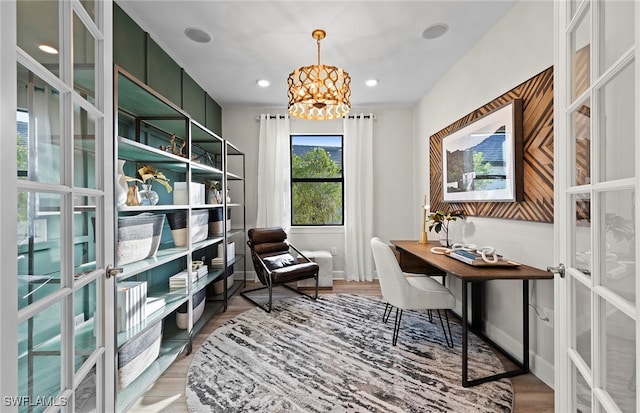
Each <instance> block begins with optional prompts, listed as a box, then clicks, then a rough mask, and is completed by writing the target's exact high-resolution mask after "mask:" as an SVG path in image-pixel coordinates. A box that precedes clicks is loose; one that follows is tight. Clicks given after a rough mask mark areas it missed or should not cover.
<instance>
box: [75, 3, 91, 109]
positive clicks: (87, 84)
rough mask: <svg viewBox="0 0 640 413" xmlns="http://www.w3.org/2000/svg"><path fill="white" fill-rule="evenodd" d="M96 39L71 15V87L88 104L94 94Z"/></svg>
mask: <svg viewBox="0 0 640 413" xmlns="http://www.w3.org/2000/svg"><path fill="white" fill-rule="evenodd" d="M95 54H96V39H95V38H94V37H93V35H92V34H91V32H90V31H89V30H88V29H87V28H86V27H85V25H84V24H83V23H82V21H81V20H80V19H79V18H78V16H77V15H76V14H75V13H74V14H73V87H74V89H75V90H76V92H78V93H79V94H80V96H82V97H83V98H85V99H87V100H88V101H89V102H91V103H94V102H95V94H96V76H95V75H96V56H95Z"/></svg>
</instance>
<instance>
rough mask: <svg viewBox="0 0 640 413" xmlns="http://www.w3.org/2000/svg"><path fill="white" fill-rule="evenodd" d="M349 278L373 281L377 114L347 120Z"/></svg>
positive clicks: (347, 248)
mask: <svg viewBox="0 0 640 413" xmlns="http://www.w3.org/2000/svg"><path fill="white" fill-rule="evenodd" d="M344 177H345V188H344V193H345V211H344V225H345V277H346V279H347V281H371V280H373V262H372V255H371V244H370V242H371V237H372V236H373V115H357V116H349V117H346V118H345V119H344Z"/></svg>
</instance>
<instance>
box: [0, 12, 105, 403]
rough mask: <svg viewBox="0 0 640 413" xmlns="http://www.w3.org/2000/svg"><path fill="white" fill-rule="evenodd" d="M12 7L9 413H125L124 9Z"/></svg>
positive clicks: (6, 266) (5, 111)
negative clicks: (120, 300)
mask: <svg viewBox="0 0 640 413" xmlns="http://www.w3.org/2000/svg"><path fill="white" fill-rule="evenodd" d="M0 7H2V11H0V18H1V19H2V36H3V38H4V39H3V41H2V54H1V56H2V57H1V59H2V60H1V67H2V75H3V77H2V80H1V82H2V88H1V90H2V92H3V93H2V106H1V107H0V108H1V110H2V112H1V113H0V115H1V116H2V142H3V151H2V153H1V155H0V156H1V157H2V163H3V167H2V175H1V176H0V183H1V184H2V186H1V187H2V191H1V192H0V193H2V194H3V199H2V203H3V204H4V205H6V204H11V208H4V207H3V209H2V212H3V213H2V215H1V216H0V220H1V221H2V222H1V227H0V228H2V237H3V248H2V253H1V254H2V262H3V264H2V279H1V281H0V283H1V284H0V285H1V287H2V288H1V294H2V301H1V302H0V305H1V309H0V311H1V312H2V314H3V320H2V323H3V334H2V350H3V351H2V352H1V353H0V366H1V367H2V376H3V377H6V376H9V377H11V380H5V379H3V380H2V382H1V390H2V396H3V399H2V400H1V403H2V407H0V410H2V411H3V412H5V411H8V412H41V411H64V412H74V411H75V412H83V411H113V400H114V399H115V398H114V390H113V388H114V384H113V383H114V380H113V377H114V371H113V370H114V363H113V339H112V338H110V339H108V340H107V336H106V335H105V331H108V330H106V329H108V328H109V325H112V323H113V318H112V315H111V312H109V311H105V309H109V308H113V301H112V300H113V297H112V296H113V293H112V292H113V285H112V282H113V281H111V280H107V278H106V277H105V269H106V268H107V265H108V264H109V263H110V260H112V259H113V228H114V215H113V195H112V194H113V172H112V171H113V144H112V133H111V131H112V130H113V125H112V123H113V120H112V119H113V115H112V112H113V106H112V99H113V98H112V96H113V91H112V86H111V84H112V40H111V39H112V3H111V2H109V1H101V0H59V1H55V0H49V1H32V0H20V1H2V5H0ZM10 65H13V68H11V69H10V68H9V67H10ZM9 73H11V76H10V77H8V78H7V76H5V75H6V74H9ZM10 83H12V84H13V85H12V87H11V86H9V84H10ZM5 92H6V93H5ZM11 117H13V120H12V124H9V123H10V122H11V121H10V120H9V119H11ZM9 240H10V241H9ZM109 285H111V287H109ZM110 292H111V293H110ZM11 319H13V323H14V324H15V326H13V327H9V328H7V329H5V328H4V327H6V326H8V325H9V324H10V320H11ZM16 322H17V323H16ZM110 337H112V336H110ZM109 355H111V356H109Z"/></svg>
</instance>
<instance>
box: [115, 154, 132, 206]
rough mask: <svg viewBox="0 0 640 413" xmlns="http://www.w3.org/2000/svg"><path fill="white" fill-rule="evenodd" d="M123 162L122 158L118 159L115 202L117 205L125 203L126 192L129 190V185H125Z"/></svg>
mask: <svg viewBox="0 0 640 413" xmlns="http://www.w3.org/2000/svg"><path fill="white" fill-rule="evenodd" d="M125 162H126V161H124V160H122V159H118V175H117V183H116V202H117V203H118V207H123V206H125V205H127V192H129V187H128V185H127V180H126V178H125V177H124V164H125Z"/></svg>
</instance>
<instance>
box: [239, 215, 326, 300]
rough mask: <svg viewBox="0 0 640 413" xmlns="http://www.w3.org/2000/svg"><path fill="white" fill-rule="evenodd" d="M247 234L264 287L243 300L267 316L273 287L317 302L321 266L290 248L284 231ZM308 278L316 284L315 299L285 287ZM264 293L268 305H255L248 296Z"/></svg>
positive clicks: (271, 230) (276, 230)
mask: <svg viewBox="0 0 640 413" xmlns="http://www.w3.org/2000/svg"><path fill="white" fill-rule="evenodd" d="M247 234H248V236H249V240H248V241H247V245H249V248H250V250H251V259H252V260H253V267H254V268H255V270H256V274H257V276H258V279H259V280H260V282H261V283H262V284H264V287H259V288H254V289H251V290H246V291H243V292H242V293H241V295H242V296H243V297H245V298H246V299H248V300H249V301H251V302H253V303H254V304H256V305H257V306H259V307H260V308H262V309H263V310H265V311H267V312H271V307H272V297H273V286H274V285H278V284H280V285H283V286H285V287H286V288H288V289H290V290H292V291H295V292H297V293H299V294H302V295H306V296H308V297H311V298H313V299H314V300H315V299H317V298H318V270H319V267H318V264H316V263H315V262H312V261H311V260H310V259H309V258H307V257H305V256H304V255H303V254H302V253H301V252H300V251H299V250H298V249H297V248H296V247H294V246H293V245H291V244H289V243H288V242H287V241H286V239H287V233H286V232H284V230H283V229H282V228H280V227H274V228H251V229H250V230H249V231H248V232H247ZM291 250H294V251H295V252H296V253H297V254H298V256H297V257H296V256H294V255H292V254H291V252H292V251H291ZM308 278H313V279H315V281H316V284H315V294H314V295H313V296H309V295H308V294H305V293H303V292H301V291H299V290H297V289H295V288H292V287H291V286H289V285H287V284H286V283H291V282H295V281H300V280H306V279H308ZM264 289H268V290H269V301H268V302H267V304H266V305H265V304H261V303H259V302H257V301H255V300H254V299H253V298H251V297H250V296H249V295H248V294H247V293H251V292H252V291H258V290H264Z"/></svg>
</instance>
